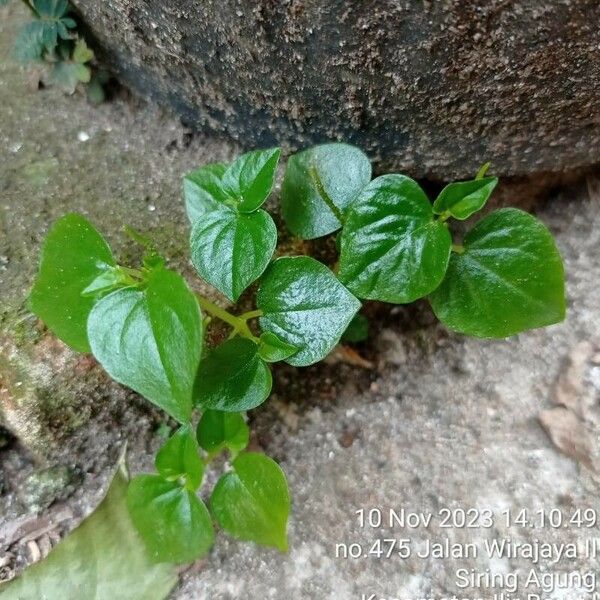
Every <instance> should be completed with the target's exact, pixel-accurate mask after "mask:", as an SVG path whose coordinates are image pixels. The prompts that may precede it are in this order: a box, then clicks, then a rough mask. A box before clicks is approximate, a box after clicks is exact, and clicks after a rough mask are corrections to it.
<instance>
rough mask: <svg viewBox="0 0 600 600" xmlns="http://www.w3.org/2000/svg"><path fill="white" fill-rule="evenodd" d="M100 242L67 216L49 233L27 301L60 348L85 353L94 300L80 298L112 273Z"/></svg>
mask: <svg viewBox="0 0 600 600" xmlns="http://www.w3.org/2000/svg"><path fill="white" fill-rule="evenodd" d="M114 265H115V261H114V259H113V256H112V253H111V251H110V248H109V247H108V245H107V243H106V242H105V241H104V238H103V237H102V236H101V235H100V234H99V233H98V232H97V231H96V229H94V227H93V226H92V225H91V224H90V223H89V222H88V221H87V220H86V219H84V218H83V217H82V216H81V215H77V214H68V215H65V216H64V217H62V218H61V219H59V220H58V221H57V222H56V223H55V224H54V225H53V226H52V228H51V229H50V231H49V232H48V235H47V237H46V241H45V242H44V246H43V248H42V257H41V264H40V271H39V273H38V276H37V278H36V281H35V284H34V286H33V290H32V291H31V296H30V301H31V308H32V310H33V312H34V313H35V314H36V315H37V316H38V317H39V318H40V319H42V320H43V321H44V323H46V325H47V326H48V327H49V328H50V329H51V330H52V332H53V333H55V334H56V335H57V336H58V337H59V338H60V339H61V340H63V342H65V343H66V344H68V345H69V346H71V347H72V348H74V349H75V350H78V351H79V352H89V350H90V346H89V343H88V337H87V330H86V324H87V319H88V315H89V313H90V311H91V310H92V307H93V306H94V304H95V303H96V298H95V297H94V296H87V297H83V296H82V293H83V292H84V290H86V288H88V286H89V285H91V284H92V282H94V281H95V280H96V279H97V278H98V277H100V276H101V275H103V274H104V273H106V272H107V271H110V270H111V268H112V267H114Z"/></svg>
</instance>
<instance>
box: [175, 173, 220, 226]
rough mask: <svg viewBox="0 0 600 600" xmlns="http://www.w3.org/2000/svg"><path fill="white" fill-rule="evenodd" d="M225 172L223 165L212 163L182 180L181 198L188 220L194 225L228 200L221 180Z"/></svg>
mask: <svg viewBox="0 0 600 600" xmlns="http://www.w3.org/2000/svg"><path fill="white" fill-rule="evenodd" d="M225 171H227V165H226V164H224V163H212V164H209V165H205V166H203V167H200V168H199V169H196V170H195V171H192V172H191V173H188V174H187V175H186V176H185V177H184V179H183V196H184V199H185V209H186V211H187V215H188V218H189V220H190V222H191V223H192V224H194V223H195V222H196V221H197V220H198V219H199V218H200V217H202V216H203V215H205V214H206V213H208V212H211V211H213V210H220V209H221V208H222V204H223V203H224V202H226V201H227V200H228V198H229V196H228V194H227V192H225V190H224V189H223V186H222V184H221V179H222V178H223V175H224V174H225Z"/></svg>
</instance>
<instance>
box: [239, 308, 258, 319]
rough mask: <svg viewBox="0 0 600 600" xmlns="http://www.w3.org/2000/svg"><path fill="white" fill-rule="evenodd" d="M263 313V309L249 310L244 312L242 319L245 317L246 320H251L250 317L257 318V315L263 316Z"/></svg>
mask: <svg viewBox="0 0 600 600" xmlns="http://www.w3.org/2000/svg"><path fill="white" fill-rule="evenodd" d="M262 315H263V311H262V310H260V309H259V310H249V311H248V312H245V313H243V314H241V315H240V317H239V318H240V319H243V320H244V321H249V320H250V319H256V317H262Z"/></svg>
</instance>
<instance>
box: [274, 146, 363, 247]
mask: <svg viewBox="0 0 600 600" xmlns="http://www.w3.org/2000/svg"><path fill="white" fill-rule="evenodd" d="M370 179H371V163H370V162H369V159H368V157H367V156H366V155H365V154H364V153H363V152H362V151H361V150H359V149H358V148H355V147H354V146H349V145H348V144H323V145H321V146H316V147H314V148H310V149H308V150H304V151H302V152H299V153H297V154H294V155H293V156H291V157H290V159H289V160H288V163H287V168H286V171H285V176H284V179H283V185H282V188H281V210H282V215H283V218H284V220H285V222H286V225H287V227H288V229H289V230H290V231H291V232H292V233H293V234H294V235H298V236H300V237H301V238H304V239H306V240H310V239H313V238H317V237H320V236H323V235H327V234H328V233H331V232H333V231H335V230H336V229H339V228H340V227H341V226H342V221H343V215H344V214H345V212H346V210H347V208H348V206H349V205H350V203H351V202H352V201H353V200H354V199H355V198H356V197H357V196H358V194H359V193H360V191H361V190H362V189H363V188H364V187H365V185H367V183H369V181H370Z"/></svg>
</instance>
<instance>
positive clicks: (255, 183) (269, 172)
mask: <svg viewBox="0 0 600 600" xmlns="http://www.w3.org/2000/svg"><path fill="white" fill-rule="evenodd" d="M280 154H281V151H280V150H279V148H270V149H268V150H254V151H252V152H248V153H246V154H242V156H240V157H239V158H237V159H236V160H234V161H233V163H231V165H230V166H229V168H228V169H227V171H226V172H225V174H224V175H223V181H222V183H223V188H224V189H225V190H226V191H227V193H228V194H229V196H230V197H232V198H234V199H235V200H236V204H237V210H239V211H240V212H242V213H251V212H254V211H255V210H256V209H257V208H259V207H260V206H261V205H262V204H263V202H264V201H265V200H266V199H267V197H268V196H269V194H270V193H271V189H272V187H273V180H274V177H275V170H276V169H277V163H278V162H279V155H280Z"/></svg>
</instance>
